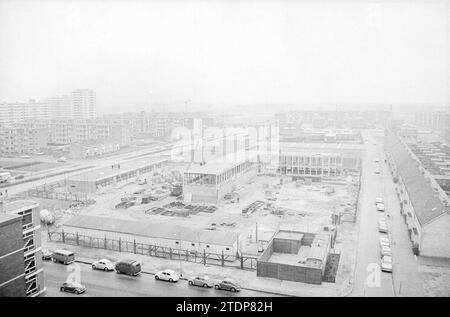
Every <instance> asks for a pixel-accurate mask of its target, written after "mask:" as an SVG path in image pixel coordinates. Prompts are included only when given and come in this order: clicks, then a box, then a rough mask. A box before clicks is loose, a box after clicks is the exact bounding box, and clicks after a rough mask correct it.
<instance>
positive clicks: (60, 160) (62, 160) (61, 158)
mask: <svg viewBox="0 0 450 317" xmlns="http://www.w3.org/2000/svg"><path fill="white" fill-rule="evenodd" d="M57 162H60V163H66V162H67V159H66V158H65V157H64V156H61V157H60V158H59V159H58V160H57Z"/></svg>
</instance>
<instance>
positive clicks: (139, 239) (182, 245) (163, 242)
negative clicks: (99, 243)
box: [63, 226, 239, 256]
mask: <svg viewBox="0 0 450 317" xmlns="http://www.w3.org/2000/svg"><path fill="white" fill-rule="evenodd" d="M63 229H64V232H65V233H72V234H76V233H77V232H78V234H79V235H85V236H90V237H94V238H99V239H104V238H105V237H106V238H107V239H113V240H119V239H120V240H121V241H128V242H134V241H135V240H136V243H143V244H149V245H156V246H161V247H166V248H172V249H181V250H190V251H196V252H199V253H203V251H204V250H205V251H206V252H207V253H208V252H210V253H217V254H222V252H223V253H224V255H230V256H234V255H236V252H237V251H238V240H239V239H237V240H236V241H235V242H234V243H233V244H231V245H225V246H224V245H218V244H216V245H214V244H206V243H200V242H198V241H179V240H175V239H173V240H172V239H164V238H157V237H155V238H153V237H143V236H136V235H132V234H125V233H118V232H109V231H100V230H91V229H84V228H76V227H68V226H64V228H63ZM176 241H179V244H176V243H175V242H176ZM192 244H195V246H192ZM207 245H209V248H208V247H206V246H207ZM227 248H228V249H229V250H227Z"/></svg>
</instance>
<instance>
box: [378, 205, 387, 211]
mask: <svg viewBox="0 0 450 317" xmlns="http://www.w3.org/2000/svg"><path fill="white" fill-rule="evenodd" d="M377 210H378V211H385V208H384V204H377Z"/></svg>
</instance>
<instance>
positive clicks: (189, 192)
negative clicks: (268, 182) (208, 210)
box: [183, 161, 257, 203]
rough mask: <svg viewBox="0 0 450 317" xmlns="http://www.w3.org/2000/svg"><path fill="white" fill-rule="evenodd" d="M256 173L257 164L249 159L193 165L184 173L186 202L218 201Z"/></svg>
mask: <svg viewBox="0 0 450 317" xmlns="http://www.w3.org/2000/svg"><path fill="white" fill-rule="evenodd" d="M256 175H257V165H256V164H255V163H251V162H248V161H244V162H240V163H237V162H236V163H214V162H211V163H207V164H205V165H201V166H193V167H191V168H189V169H188V170H187V171H186V172H184V175H183V197H184V200H185V202H194V203H217V202H218V201H219V200H220V199H222V198H223V196H225V195H226V194H227V193H230V192H232V191H234V190H235V189H236V187H237V186H239V185H241V184H245V183H246V182H248V181H249V180H250V179H251V178H252V177H254V176H256Z"/></svg>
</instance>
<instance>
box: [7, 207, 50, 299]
mask: <svg viewBox="0 0 450 317" xmlns="http://www.w3.org/2000/svg"><path fill="white" fill-rule="evenodd" d="M39 209H40V208H39V204H38V203H36V202H33V201H26V200H19V201H14V202H10V203H3V202H1V206H0V214H1V215H2V216H3V219H5V215H6V217H7V216H10V218H9V220H8V218H7V220H6V227H5V230H1V231H0V235H4V238H5V239H6V240H3V239H2V240H1V241H2V243H0V248H2V249H3V248H5V250H2V252H0V265H5V266H4V268H5V270H3V269H2V270H0V272H2V273H3V272H5V273H4V274H9V275H10V276H9V279H8V280H7V281H4V282H0V291H1V290H2V289H3V291H5V292H9V291H10V290H9V287H8V285H10V284H9V283H13V284H11V285H10V286H12V285H14V286H13V288H12V290H13V291H14V292H22V291H23V290H25V292H24V296H27V297H36V296H44V295H45V291H46V288H45V286H44V270H43V267H42V250H41V231H40V230H41V226H40V218H39ZM11 216H12V217H13V218H11ZM0 219H1V218H0ZM3 223H5V222H3ZM2 229H3V228H2ZM2 238H3V237H2ZM5 241H6V242H5ZM17 242H20V243H19V244H18V243H17ZM6 249H9V251H10V252H9V253H6V254H3V256H2V253H5V252H6ZM6 255H7V256H6ZM19 255H20V257H21V260H20V259H19ZM3 261H6V262H4V263H3ZM7 261H9V262H7ZM13 263H15V266H14V267H12V265H13ZM7 267H8V268H9V269H6V268H7ZM19 271H20V272H19ZM19 273H20V274H19ZM0 274H1V273H0ZM13 275H15V277H14V276H13ZM2 279H6V277H3V276H2ZM14 281H16V282H14ZM22 281H23V284H24V285H21V284H22Z"/></svg>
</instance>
